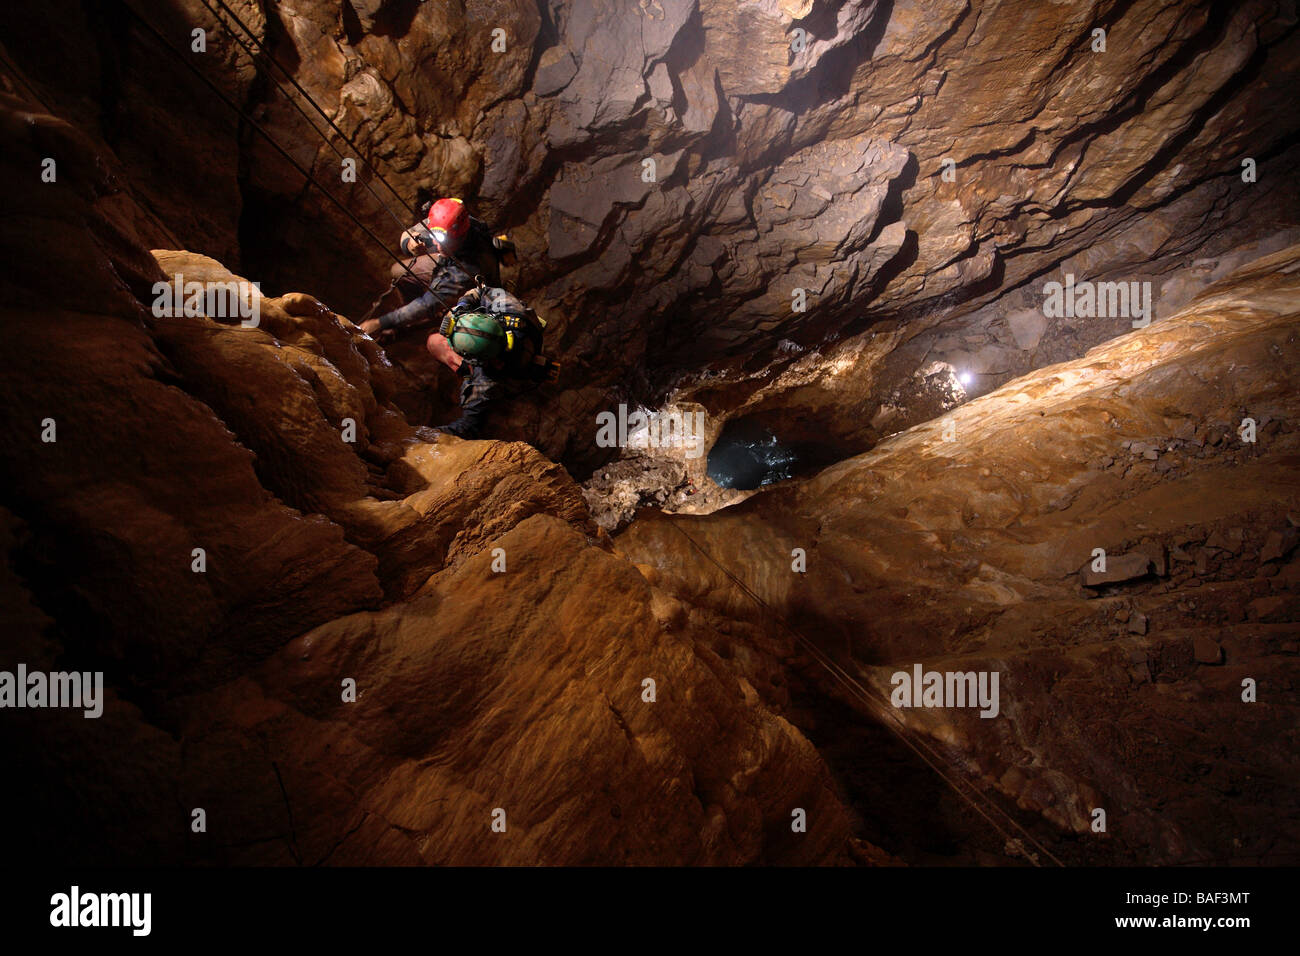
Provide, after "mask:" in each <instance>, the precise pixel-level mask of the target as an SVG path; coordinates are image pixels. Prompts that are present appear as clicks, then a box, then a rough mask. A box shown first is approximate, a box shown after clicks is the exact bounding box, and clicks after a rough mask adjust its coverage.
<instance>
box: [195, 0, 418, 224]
mask: <svg viewBox="0 0 1300 956" xmlns="http://www.w3.org/2000/svg"><path fill="white" fill-rule="evenodd" d="M200 2H201V3H202V4H203V5H204V6H205V7H207V9H208V12H209V13H211V14H212V17H213V19H214V20H216V21H217V22H218V23H220V24H221V25H222V26H223V27H225V28H226V31H227V32H228V33H229V34H230V35H231V37H232V38H234V40H235V42H236V43H238V44H239V45H240V47H242V48H243V50H244V52H245V53H247V54H248V56H249V58H250V59H256V54H255V53H254V52H253V48H252V47H251V46H250V45H249V44H248V42H247V41H245V40H244V39H243V37H241V36H239V34H237V33H235V31H234V30H232V29H230V26H229V24H227V23H226V22H225V21H224V20H222V19H221V15H220V14H218V13H217V11H216V9H215V8H214V7H213V6H212V5H211V4H209V3H208V0H200ZM216 2H217V3H218V4H219V5H220V6H221V9H222V10H224V11H226V13H227V14H229V15H230V17H231V18H232V19H233V20H234V21H235V22H236V23H237V24H239V28H240V29H241V30H243V31H244V32H245V33H247V34H248V36H249V39H251V40H252V41H253V43H255V44H257V50H258V52H260V53H261V54H262V56H263V58H265V59H266V61H267V62H269V63H271V64H272V65H273V66H274V67H275V68H276V69H277V70H279V71H280V72H281V73H283V74H284V75H285V77H286V78H287V79H288V80H289V82H290V83H292V84H293V87H294V89H296V90H297V91H298V92H299V93H301V94H302V95H303V97H305V98H306V100H307V102H308V103H310V104H311V105H312V106H313V107H314V108H315V109H316V112H317V113H320V115H321V116H323V117H324V118H325V122H327V123H329V124H330V126H331V127H332V128H333V130H334V132H336V133H338V134H339V136H342V137H343V139H344V141H346V142H347V144H348V145H349V146H351V147H352V150H353V152H355V153H356V154H357V158H358V159H360V160H361V161H362V162H363V163H365V164H366V167H367V168H368V169H369V170H370V171H371V172H372V173H373V174H374V175H375V176H376V177H377V178H378V179H379V181H380V182H382V183H383V184H384V185H385V186H387V187H388V191H389V192H391V193H392V194H393V195H394V196H395V197H396V198H397V201H398V202H400V203H401V204H402V206H403V207H404V208H405V209H406V211H407V212H408V213H410V214H411V215H412V216H413V217H415V218H416V219H418V218H419V214H418V213H416V211H415V210H414V209H412V208H411V207H410V206H408V205H406V202H405V201H404V200H403V199H402V197H401V196H400V195H398V193H397V190H396V189H394V188H393V187H392V186H391V185H390V184H389V182H388V181H387V180H386V179H384V177H383V176H382V175H380V173H379V171H378V170H377V169H375V167H374V166H373V165H372V164H371V162H370V160H368V159H366V158H365V157H364V156H363V155H361V150H360V149H358V148H357V144H356V143H354V142H352V140H351V139H349V138H348V136H347V134H346V133H344V132H343V131H342V130H341V129H339V128H338V126H336V125H335V123H334V121H333V120H332V119H330V118H329V116H327V115H326V113H325V110H324V109H322V108H321V106H320V105H319V104H318V103H317V102H316V101H315V100H314V99H312V96H311V94H310V93H308V92H307V91H306V90H304V89H303V88H302V86H301V85H300V84H299V83H298V81H297V80H295V79H294V78H293V76H292V75H291V74H290V73H289V71H288V70H286V69H285V68H284V67H283V66H281V65H280V63H279V61H278V60H276V59H275V58H274V57H273V56H271V54H270V52H269V51H268V50H267V49H266V45H265V44H263V43H262V41H261V40H259V39H258V38H257V36H256V34H254V33H253V31H252V30H250V29H249V28H248V25H247V24H245V23H244V21H243V20H241V19H240V18H239V15H238V14H236V13H235V12H234V11H233V10H231V9H230V7H228V6H226V4H225V2H224V0H216ZM268 79H270V80H271V82H272V83H274V84H275V86H276V89H278V90H279V91H280V92H281V93H282V94H283V95H284V98H285V99H286V100H288V101H289V102H290V104H292V105H293V108H294V109H296V110H297V111H298V114H299V115H300V116H301V117H302V118H303V122H305V123H306V124H307V125H308V126H310V127H311V128H312V132H314V133H315V134H316V135H317V136H319V137H320V138H321V139H322V140H324V141H325V144H326V145H327V146H329V148H330V149H332V150H334V152H335V154H336V155H337V156H338V157H339V158H340V159H347V158H348V157H346V156H344V155H343V151H342V150H341V149H339V148H338V147H337V146H335V145H334V142H333V140H331V139H330V138H329V137H328V136H326V135H325V133H324V131H322V130H321V128H320V127H318V126H317V125H316V124H315V123H313V122H312V120H311V117H310V116H308V115H307V111H306V110H305V109H303V108H302V105H301V104H300V103H299V102H298V101H297V100H296V99H294V98H293V97H292V96H290V95H289V93H288V91H287V90H285V88H284V86H283V85H281V83H280V81H279V80H277V79H275V77H268ZM361 185H362V186H364V187H365V188H366V190H367V191H368V192H369V193H370V195H372V196H374V197H375V202H377V203H379V205H380V206H382V207H383V209H384V211H385V212H386V213H388V215H389V216H390V217H391V218H392V219H393V221H394V222H396V223H397V224H398V225H399V226H401V227H402V228H406V223H405V222H403V221H402V219H401V218H400V217H398V215H397V213H395V212H393V210H392V209H390V208H389V206H388V204H387V203H386V202H384V200H383V199H382V198H381V197H380V195H379V193H377V192H375V190H374V187H372V186H371V185H370V183H369V182H368V181H366V180H364V179H363V180H361Z"/></svg>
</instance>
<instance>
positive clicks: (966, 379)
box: [957, 372, 971, 385]
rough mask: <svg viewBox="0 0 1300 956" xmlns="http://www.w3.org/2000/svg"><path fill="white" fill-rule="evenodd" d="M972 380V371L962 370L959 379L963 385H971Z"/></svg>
mask: <svg viewBox="0 0 1300 956" xmlns="http://www.w3.org/2000/svg"><path fill="white" fill-rule="evenodd" d="M970 380H971V374H970V372H962V373H961V374H960V375H958V376H957V381H959V382H961V383H962V384H963V385H969V384H970Z"/></svg>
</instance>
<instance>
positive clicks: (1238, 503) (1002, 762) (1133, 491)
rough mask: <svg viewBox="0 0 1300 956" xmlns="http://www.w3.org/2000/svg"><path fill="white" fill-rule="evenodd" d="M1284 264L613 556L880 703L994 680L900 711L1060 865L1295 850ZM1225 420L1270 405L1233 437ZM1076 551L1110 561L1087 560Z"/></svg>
mask: <svg viewBox="0 0 1300 956" xmlns="http://www.w3.org/2000/svg"><path fill="white" fill-rule="evenodd" d="M1297 275H1300V246H1293V247H1291V248H1290V249H1288V250H1285V251H1283V252H1281V253H1278V254H1276V255H1274V256H1272V257H1270V258H1268V259H1264V260H1261V261H1260V262H1259V263H1257V264H1256V265H1255V266H1253V267H1248V268H1247V269H1244V270H1242V271H1240V272H1238V273H1236V274H1234V275H1233V276H1231V277H1230V278H1228V279H1226V280H1224V281H1222V282H1220V283H1218V284H1217V285H1215V286H1213V287H1211V288H1210V289H1209V290H1208V291H1207V292H1206V293H1204V294H1203V295H1201V296H1200V297H1199V298H1198V299H1197V300H1196V301H1195V302H1193V303H1192V304H1191V305H1190V306H1189V307H1188V308H1186V309H1185V310H1183V311H1182V312H1180V313H1178V314H1177V315H1174V316H1171V317H1170V318H1168V319H1167V320H1166V321H1164V322H1162V323H1161V324H1159V325H1155V326H1151V327H1150V328H1148V329H1146V330H1142V331H1134V332H1131V333H1130V334H1128V335H1125V336H1123V337H1121V338H1119V339H1116V340H1114V341H1112V342H1110V343H1108V344H1106V345H1104V346H1101V347H1099V348H1096V349H1093V350H1092V351H1090V352H1089V353H1088V354H1087V355H1085V356H1084V357H1083V358H1081V359H1079V360H1077V361H1074V362H1069V363H1064V364H1060V365H1055V366H1051V367H1049V368H1047V369H1044V370H1042V371H1041V372H1038V373H1035V374H1031V375H1028V376H1025V377H1022V378H1020V379H1017V380H1016V381H1014V382H1012V383H1011V384H1010V385H1008V386H1006V387H1004V388H1002V389H1000V390H998V391H995V392H992V393H990V394H988V395H985V396H982V397H980V398H977V399H973V400H971V401H969V402H967V403H965V404H963V405H962V406H961V407H960V408H958V409H955V410H954V411H951V412H949V413H948V414H947V415H945V416H943V417H941V418H938V419H935V420H934V421H931V422H928V423H926V424H925V425H922V426H917V427H915V428H912V429H909V430H908V431H905V432H903V433H902V434H900V435H897V436H895V437H894V438H892V439H889V440H887V441H885V442H883V443H881V444H880V445H878V446H877V447H876V448H875V449H874V450H873V451H871V452H870V453H868V454H865V455H862V456H859V457H856V458H853V459H851V460H849V461H846V462H843V463H841V464H839V465H836V466H833V467H831V468H828V469H827V470H825V471H824V472H822V473H821V474H820V475H818V476H817V477H816V478H814V479H811V480H808V481H804V482H800V483H796V484H793V485H790V486H788V487H784V488H780V489H777V490H773V491H769V492H762V493H759V494H756V495H753V496H751V497H750V498H749V499H748V500H746V501H745V502H744V503H743V504H740V505H737V506H735V507H733V508H728V509H726V510H724V511H720V512H718V513H716V514H713V515H710V516H708V517H697V518H686V517H674V518H662V519H659V520H655V521H649V520H638V521H637V522H634V523H633V524H632V525H631V526H630V527H629V528H628V530H627V531H625V532H623V534H622V535H620V537H619V538H618V539H617V540H618V547H619V550H620V552H621V553H623V554H626V555H627V556H628V558H629V559H630V560H633V561H637V562H644V563H648V564H651V565H654V566H655V567H656V568H657V570H658V573H659V575H660V580H661V581H662V586H663V587H664V588H665V589H666V590H668V591H670V592H671V593H673V594H675V595H677V596H678V597H679V599H681V600H683V601H684V602H687V603H689V604H691V605H693V606H696V607H698V608H700V609H701V613H702V614H712V615H716V616H717V617H719V618H737V617H738V618H741V619H743V620H746V621H749V622H750V623H751V625H752V626H753V627H755V628H757V629H760V630H765V631H768V632H773V631H774V628H773V626H772V625H771V624H770V623H768V622H770V621H771V620H772V619H774V618H777V619H784V620H785V621H788V622H790V623H791V624H792V625H793V626H794V627H795V629H796V630H798V631H800V632H802V633H803V634H804V635H806V636H807V637H808V638H809V639H811V640H813V641H814V642H815V643H816V644H817V645H819V646H820V647H821V648H822V649H823V650H824V651H825V652H826V653H828V654H830V655H832V656H833V657H834V658H835V659H836V660H837V661H838V662H839V663H840V664H841V665H842V666H845V667H847V668H848V669H850V670H851V672H852V673H854V674H856V675H857V676H858V677H859V679H860V680H861V681H862V682H863V683H864V684H866V685H867V686H869V687H871V688H874V689H875V691H876V692H877V694H878V695H879V696H880V697H881V698H882V699H888V696H889V694H890V692H891V689H892V685H891V678H892V676H893V675H894V674H895V673H897V672H899V671H903V672H907V673H910V672H911V669H912V667H913V666H914V664H916V663H921V664H923V665H924V666H925V667H926V669H933V670H941V671H960V672H967V671H972V672H978V671H983V672H991V671H996V672H999V674H1000V683H1001V712H1000V716H999V717H998V718H994V719H984V718H981V717H979V716H978V715H977V714H976V713H975V712H972V711H969V710H967V711H963V710H952V709H911V710H908V709H902V710H899V711H897V713H898V714H900V715H901V717H902V719H903V720H904V721H905V722H906V723H907V724H908V726H909V728H910V729H911V730H912V731H913V732H914V733H916V734H917V735H919V736H921V737H923V738H928V739H932V740H933V741H935V742H936V744H937V745H941V746H943V747H944V748H947V750H948V751H949V752H950V753H951V754H952V755H953V759H954V760H955V762H956V764H957V766H965V767H968V768H974V772H975V775H976V777H977V778H978V779H980V780H981V781H982V782H983V784H984V786H986V787H988V788H990V789H991V790H992V791H994V792H997V793H1000V794H1001V795H1002V796H1003V797H1005V798H1006V800H1007V801H1008V802H1009V803H1012V804H1014V806H1015V807H1016V808H1018V809H1020V810H1025V811H1029V812H1030V813H1031V814H1038V815H1041V817H1042V818H1045V819H1046V820H1048V821H1051V823H1052V824H1054V825H1055V828H1057V829H1056V831H1055V836H1053V837H1049V838H1048V839H1047V846H1048V847H1049V849H1051V848H1052V847H1055V848H1056V850H1055V852H1056V853H1057V854H1058V855H1062V854H1063V855H1064V857H1065V858H1066V859H1067V860H1068V859H1074V860H1076V861H1079V862H1082V861H1092V862H1098V861H1108V862H1122V861H1141V862H1144V863H1151V862H1167V863H1173V862H1192V861H1208V860H1229V859H1233V860H1253V861H1260V860H1269V859H1277V860H1281V859H1286V858H1289V856H1290V854H1293V853H1295V852H1296V851H1297V849H1300V831H1297V830H1296V828H1295V826H1294V822H1293V820H1292V819H1291V817H1290V816H1289V815H1288V814H1290V812H1291V811H1290V810H1289V809H1285V808H1290V807H1294V806H1295V804H1296V800H1297V796H1298V794H1297V790H1296V781H1297V780H1300V767H1298V766H1297V765H1296V758H1295V755H1296V752H1297V751H1296V748H1295V743H1296V733H1297V732H1296V721H1295V709H1294V705H1293V702H1292V700H1291V697H1290V694H1291V690H1292V689H1293V688H1294V686H1295V684H1296V681H1297V679H1298V678H1300V670H1298V669H1297V659H1296V656H1295V655H1296V644H1295V637H1294V635H1295V632H1296V628H1297V626H1298V625H1300V595H1298V594H1297V589H1298V588H1300V562H1297V561H1295V560H1294V559H1285V562H1284V559H1283V558H1282V556H1281V555H1280V554H1279V542H1280V541H1281V540H1283V538H1284V536H1285V535H1286V534H1288V533H1289V530H1290V517H1291V516H1293V515H1295V513H1296V510H1297V508H1300V491H1298V488H1297V484H1296V469H1295V464H1296V461H1297V458H1296V455H1297V452H1298V451H1300V432H1297V430H1296V428H1295V425H1294V422H1295V421H1296V417H1297V413H1300V407H1298V404H1297V403H1298V402H1300V399H1298V396H1300V388H1298V387H1297V386H1300V381H1297V377H1296V376H1297V372H1296V368H1297V358H1300V355H1298V354H1297V340H1296V335H1295V329H1296V322H1297V319H1300V310H1298V308H1297V306H1298V304H1300V280H1298V279H1297ZM1245 418H1251V419H1253V420H1254V421H1255V422H1256V423H1257V424H1258V423H1260V422H1265V421H1267V422H1268V424H1267V425H1265V426H1263V431H1260V432H1256V433H1255V435H1254V438H1255V440H1254V441H1253V442H1252V441H1246V440H1244V438H1243V433H1242V432H1241V431H1240V426H1241V423H1242V420H1243V419H1245ZM945 435H950V436H951V440H945V437H944V436H945ZM1178 436H1184V437H1182V438H1180V437H1178ZM1135 443H1138V444H1145V443H1150V444H1151V445H1152V446H1156V447H1159V448H1160V449H1161V454H1160V455H1159V456H1158V459H1157V460H1156V461H1152V460H1149V459H1148V458H1147V457H1146V456H1145V454H1139V455H1136V456H1134V455H1132V454H1131V446H1132V445H1133V444H1135ZM1126 446H1129V449H1130V451H1129V452H1128V453H1126V451H1125V448H1126ZM1107 462H1109V464H1107ZM1162 463H1168V464H1169V466H1170V467H1169V468H1167V469H1165V470H1161V469H1160V465H1161V464H1162ZM670 525H676V526H677V527H675V528H670V527H669V526H670ZM678 528H680V529H682V530H685V531H686V532H687V533H688V534H689V535H690V537H691V538H692V539H693V540H694V541H695V542H697V543H698V544H699V546H700V547H701V548H702V551H703V552H704V553H706V554H707V555H708V556H709V558H707V559H706V558H705V557H703V555H702V554H701V553H698V552H696V553H693V552H692V551H691V550H690V549H685V550H684V549H683V548H682V547H681V546H680V544H679V538H680V534H679V533H678V530H677V529H678ZM1270 542H1272V546H1270ZM1166 546H1168V547H1172V548H1173V549H1174V551H1173V554H1174V561H1173V562H1172V563H1171V564H1169V565H1166V564H1165V561H1164V558H1163V553H1164V548H1165V547H1166ZM796 548H797V549H802V550H803V552H804V553H805V555H806V559H805V561H806V570H804V571H800V570H799V569H798V568H795V567H794V562H792V560H791V556H792V553H793V552H794V549H796ZM1097 548H1100V549H1103V550H1105V551H1106V552H1107V554H1108V555H1110V556H1111V557H1110V560H1109V561H1108V565H1107V573H1105V574H1097V575H1095V576H1090V572H1088V565H1085V561H1088V562H1091V560H1092V554H1093V551H1094V549H1097ZM1153 555H1158V556H1159V560H1158V561H1154V560H1153ZM715 561H716V562H717V563H716V564H714V563H713V562H715ZM1279 564H1281V566H1280V568H1279ZM1081 565H1083V566H1084V568H1085V572H1087V573H1085V578H1084V580H1083V581H1082V583H1083V584H1087V585H1089V587H1087V588H1083V587H1080V578H1079V576H1078V575H1077V573H1076V572H1077V571H1078V569H1079V567H1080V566H1081ZM1193 566H1194V567H1193ZM721 568H726V569H728V570H729V571H730V572H732V573H734V574H735V575H737V576H738V577H739V578H740V580H741V581H742V582H743V583H744V585H745V586H746V587H747V588H748V589H750V590H751V591H752V592H754V594H755V595H756V597H757V598H758V599H759V600H761V601H762V602H763V604H759V603H758V602H757V601H756V600H753V599H750V598H749V597H747V596H746V595H745V594H743V593H741V592H740V591H739V590H738V589H737V588H736V587H735V586H734V584H733V583H732V582H730V581H729V580H728V579H727V577H726V576H724V574H723V573H722V571H721V570H720V569H721ZM779 634H780V631H779V629H777V630H775V633H774V634H773V639H776V637H778V636H779ZM784 640H785V643H786V644H787V645H789V646H788V647H787V650H786V653H791V654H793V653H794V650H795V648H794V646H793V645H791V644H790V640H791V639H790V637H789V636H788V635H787V636H786V637H785V638H784ZM1214 665H1217V666H1214ZM765 666H770V662H768V663H767V665H765ZM803 671H804V679H806V680H809V681H812V682H815V683H817V684H818V685H820V686H821V687H822V688H823V690H824V692H825V693H827V694H842V693H843V691H842V689H841V688H840V687H839V685H838V684H837V683H836V682H835V681H834V680H832V679H831V677H830V675H829V674H828V673H826V672H824V671H822V670H820V669H819V668H817V667H815V666H814V665H813V664H811V663H807V664H805V666H804V668H803ZM1266 687H1267V688H1271V691H1270V692H1268V693H1264V692H1263V689H1264V688H1266ZM1251 688H1258V689H1259V691H1260V693H1259V694H1258V696H1253V694H1254V692H1253V691H1252V690H1251ZM1246 696H1251V700H1252V701H1253V702H1247V700H1245V699H1244V698H1245V697H1246ZM855 703H856V702H855ZM857 705H858V706H859V707H861V704H860V703H859V704H857ZM823 719H826V718H825V716H824V715H823ZM814 739H816V734H815V733H814ZM823 752H826V749H825V748H823ZM1227 753H1231V758H1230V759H1228V758H1225V754H1227ZM855 760H856V761H857V763H850V764H848V765H847V766H837V767H836V770H837V773H839V774H840V775H841V778H842V779H844V778H849V779H852V777H853V775H855V774H856V775H861V774H864V773H868V771H866V770H865V768H864V767H863V766H862V764H864V763H865V762H866V761H868V760H870V757H869V756H868V755H867V754H865V753H861V752H860V753H858V754H857V755H856V758H855ZM852 802H854V803H855V805H857V806H858V808H859V809H860V810H861V811H862V812H863V814H864V816H867V817H868V819H869V818H870V815H871V814H872V813H873V812H874V813H876V814H877V815H880V816H882V817H883V816H884V814H883V812H882V811H880V810H879V809H876V810H874V811H873V810H872V809H871V808H869V807H864V806H863V805H862V804H863V803H864V802H865V801H864V795H863V793H859V794H857V795H855V796H854V797H853V798H852ZM1097 808H1101V809H1104V810H1105V811H1106V814H1107V818H1108V826H1107V830H1106V832H1105V834H1094V833H1093V831H1092V829H1091V828H1092V824H1093V822H1094V816H1093V811H1094V810H1095V809H1097ZM958 809H959V810H960V808H958ZM956 815H957V814H956V812H954V817H955V816H956ZM951 822H952V825H954V826H957V825H958V824H957V823H956V821H951ZM1062 832H1065V833H1069V832H1073V833H1076V834H1080V835H1084V836H1085V839H1084V840H1082V841H1078V840H1066V841H1063V840H1062V839H1061V838H1060V834H1061V833H1062ZM1039 836H1042V834H1041V833H1039ZM885 848H886V849H889V850H893V851H895V852H898V850H899V848H898V847H897V846H890V845H889V843H888V842H885Z"/></svg>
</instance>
